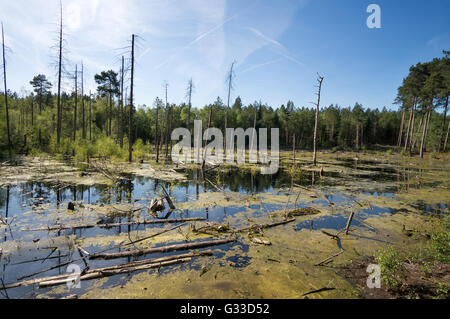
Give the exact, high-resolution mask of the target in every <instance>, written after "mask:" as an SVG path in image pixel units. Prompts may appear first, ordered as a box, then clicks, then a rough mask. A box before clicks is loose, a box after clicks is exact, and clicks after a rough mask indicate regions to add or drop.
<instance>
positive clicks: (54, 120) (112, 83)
mask: <svg viewBox="0 0 450 319" xmlns="http://www.w3.org/2000/svg"><path fill="white" fill-rule="evenodd" d="M3 35H4V31H3V25H2V44H3V46H2V49H3V52H2V53H3V55H2V58H3V80H4V81H3V82H4V86H3V87H4V90H3V91H2V92H0V114H1V116H0V132H1V133H0V156H3V157H6V156H7V154H8V155H9V157H12V156H13V154H40V153H42V152H45V153H50V154H63V155H69V156H76V157H77V158H79V159H83V160H86V159H88V158H90V157H93V156H104V157H109V158H111V157H116V158H119V159H128V160H129V161H130V162H131V161H132V159H133V158H135V159H136V158H139V157H142V156H144V155H145V154H144V153H145V152H149V151H153V152H155V153H156V158H157V161H159V159H160V158H169V155H170V152H171V147H172V142H171V140H170V135H171V132H172V130H173V129H174V128H178V127H185V128H188V129H191V130H192V129H193V125H194V121H195V120H202V121H203V123H204V125H203V127H216V128H220V129H222V130H223V131H225V127H234V128H237V127H242V128H251V127H252V128H253V127H254V128H256V129H258V128H268V129H271V128H280V146H281V147H282V148H285V149H293V150H294V153H295V150H296V149H307V150H314V152H315V151H316V149H334V150H337V149H344V150H345V149H352V150H361V149H365V148H371V147H373V146H376V145H387V146H393V147H397V148H398V149H401V150H402V152H403V153H405V154H413V153H417V154H419V155H420V156H421V157H423V154H424V152H425V151H433V152H441V151H446V149H447V142H448V135H449V130H450V121H447V109H448V96H449V88H450V84H449V78H450V75H449V52H448V51H444V56H443V57H441V58H435V59H433V60H432V61H430V62H426V63H418V64H417V65H415V66H412V67H411V68H410V71H409V74H408V75H407V77H406V78H405V79H404V81H403V83H402V85H401V86H400V87H399V89H398V95H397V99H396V100H395V103H396V104H398V105H399V108H398V109H397V110H390V109H387V108H383V109H381V110H380V109H377V108H369V107H364V106H362V105H361V104H359V103H356V104H355V105H354V106H349V107H341V106H339V105H330V106H327V107H324V106H322V105H320V92H321V87H322V82H323V80H324V78H323V77H321V76H320V75H319V76H318V83H319V86H318V88H319V90H318V102H317V104H315V106H314V108H311V107H297V106H295V105H294V103H293V102H292V101H288V102H287V103H286V104H284V105H281V106H274V105H268V104H267V103H262V102H261V101H255V102H254V103H250V104H248V105H244V104H243V103H242V99H241V98H240V97H239V96H238V97H237V98H236V99H234V102H233V100H232V99H231V93H232V90H233V89H234V77H235V74H234V68H235V64H236V62H233V63H232V65H231V68H230V72H229V74H228V75H227V88H228V95H227V97H226V103H224V102H223V101H222V99H221V98H220V97H218V98H217V99H216V101H214V102H213V103H211V104H209V105H206V106H204V107H195V106H193V101H194V100H195V90H196V88H195V84H194V80H193V79H190V80H189V81H188V83H187V88H186V100H185V101H184V102H182V103H179V104H173V103H170V102H169V85H168V83H165V84H164V87H165V94H164V97H163V98H159V97H157V98H156V99H155V100H154V101H153V102H152V104H151V105H150V106H147V105H140V106H137V107H135V106H134V98H133V95H134V91H133V87H134V73H135V69H134V53H135V39H136V36H135V35H132V41H131V46H130V47H129V48H128V49H129V50H128V51H127V57H125V55H124V56H122V57H121V66H120V68H119V70H118V71H115V70H105V71H102V72H100V73H99V74H96V75H95V77H94V80H95V82H96V84H97V91H96V92H89V93H88V92H85V90H84V80H85V76H84V72H85V70H84V66H83V64H82V63H81V64H80V68H79V67H78V65H76V66H75V70H74V71H72V72H70V71H69V72H68V71H67V70H65V64H64V54H65V53H64V52H65V51H64V45H63V44H64V39H63V36H64V33H63V19H62V6H61V17H60V21H59V39H58V43H57V44H58V45H57V46H56V47H57V54H56V56H57V59H56V61H57V66H58V77H57V82H56V83H55V84H52V83H51V82H50V81H49V80H48V78H47V76H46V75H44V74H38V75H36V76H35V77H34V78H32V79H30V81H29V85H30V88H31V89H32V91H31V92H28V93H22V94H21V95H20V96H19V94H18V93H17V92H12V91H10V90H8V89H7V85H6V84H7V78H6V75H7V73H6V62H5V43H4V36H3ZM67 74H68V76H69V78H70V80H71V81H73V85H72V90H70V92H66V91H64V90H63V89H62V85H61V82H62V77H64V76H66V77H67ZM126 85H127V86H128V87H127V88H126V87H125V86H126ZM52 89H55V91H56V93H53V92H52ZM5 92H6V94H5ZM447 125H448V126H447Z"/></svg>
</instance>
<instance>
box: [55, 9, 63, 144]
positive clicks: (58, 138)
mask: <svg viewBox="0 0 450 319" xmlns="http://www.w3.org/2000/svg"><path fill="white" fill-rule="evenodd" d="M60 11H61V12H60V14H61V17H60V24H59V59H58V99H57V120H56V122H57V124H56V126H57V128H56V143H57V146H58V147H59V144H60V142H61V117H62V106H61V77H62V49H63V18H62V2H60Z"/></svg>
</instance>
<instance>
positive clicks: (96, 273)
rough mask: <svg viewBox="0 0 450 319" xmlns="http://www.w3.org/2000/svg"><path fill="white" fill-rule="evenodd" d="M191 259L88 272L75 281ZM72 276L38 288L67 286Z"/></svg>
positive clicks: (184, 259) (44, 282)
mask: <svg viewBox="0 0 450 319" xmlns="http://www.w3.org/2000/svg"><path fill="white" fill-rule="evenodd" d="M191 260H192V258H181V259H176V260H172V261H166V262H160V263H154V264H146V265H141V266H136V267H128V268H120V269H114V270H105V271H89V272H88V273H86V274H84V275H81V276H80V277H79V278H76V279H77V280H80V281H82V280H92V279H97V278H103V277H110V276H114V275H120V274H128V273H130V272H135V271H139V270H147V269H152V268H161V267H163V266H171V265H175V264H181V263H184V262H187V261H191ZM73 277H74V275H73V274H72V275H71V277H69V278H63V279H55V280H51V281H43V282H40V283H39V288H45V287H53V286H59V285H63V284H67V283H68V282H72V281H73Z"/></svg>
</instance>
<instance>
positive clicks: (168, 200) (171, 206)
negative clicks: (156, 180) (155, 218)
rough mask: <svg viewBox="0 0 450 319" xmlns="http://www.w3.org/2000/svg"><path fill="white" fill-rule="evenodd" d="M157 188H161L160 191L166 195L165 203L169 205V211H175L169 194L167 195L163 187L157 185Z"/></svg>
mask: <svg viewBox="0 0 450 319" xmlns="http://www.w3.org/2000/svg"><path fill="white" fill-rule="evenodd" d="M159 186H161V188H162V190H163V191H164V194H165V195H166V201H167V204H169V207H170V209H171V210H176V209H177V208H176V207H175V205H174V203H173V201H172V199H171V198H170V196H169V193H167V191H166V189H165V188H164V186H163V185H161V184H159Z"/></svg>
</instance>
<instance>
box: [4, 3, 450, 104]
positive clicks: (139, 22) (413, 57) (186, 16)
mask: <svg viewBox="0 0 450 319" xmlns="http://www.w3.org/2000/svg"><path fill="white" fill-rule="evenodd" d="M371 3H375V4H378V5H379V6H380V7H381V23H382V28H381V29H369V28H367V26H366V20H367V17H368V16H369V13H367V12H366V8H367V6H368V5H369V4H371ZM58 4H59V1H58V0H41V1H37V0H20V1H11V0H0V20H2V21H3V23H4V26H5V31H6V42H7V45H8V47H9V48H11V50H12V52H10V53H9V54H8V62H7V65H8V81H9V83H8V84H9V88H10V89H12V90H15V91H17V92H18V93H19V94H24V93H26V92H27V91H31V87H30V85H29V84H28V83H29V81H30V80H31V79H32V77H33V76H34V75H36V74H39V73H44V74H46V75H47V76H48V77H49V78H50V80H51V81H52V82H55V80H56V77H55V68H54V67H53V66H52V60H53V59H52V56H54V54H55V52H54V51H52V49H51V46H52V45H54V44H55V39H56V37H57V36H56V34H55V31H56V23H57V19H58V18H57V17H58ZM63 6H64V19H65V26H66V29H65V31H66V33H67V37H66V40H67V49H68V54H67V59H68V64H67V69H68V70H74V69H75V63H78V64H80V63H81V60H83V63H84V65H85V76H86V84H85V87H86V89H85V90H86V91H88V90H89V89H90V90H93V91H95V88H96V86H95V83H94V80H93V77H94V75H95V74H96V73H99V72H100V71H102V70H107V69H114V70H119V68H120V65H119V57H120V53H121V50H120V48H121V47H124V46H126V45H128V44H129V40H130V38H131V34H132V33H135V34H137V35H139V36H140V38H141V40H139V48H138V50H137V66H136V85H135V94H136V101H137V103H138V104H146V105H148V106H151V105H152V104H153V101H154V100H155V98H156V96H159V97H163V94H164V93H163V92H164V89H163V82H164V81H167V82H168V83H169V101H170V102H172V103H181V102H183V101H185V100H186V99H185V91H186V87H187V82H188V80H189V79H190V78H191V77H192V78H193V80H194V83H195V86H196V90H195V93H194V96H193V104H194V106H204V105H205V104H208V103H212V102H213V101H214V100H215V99H216V98H217V97H218V96H220V97H221V98H222V100H224V101H226V96H227V88H226V84H225V79H226V74H227V72H228V69H229V67H230V65H231V63H232V62H233V61H234V60H235V61H236V62H237V65H236V70H235V71H236V78H235V89H234V90H233V92H232V99H233V100H234V98H235V97H236V96H238V95H240V96H241V98H242V100H243V102H244V103H245V104H248V103H252V102H253V101H255V100H258V101H259V100H261V101H262V102H263V103H268V104H269V105H271V106H274V107H279V106H280V105H281V104H285V103H286V102H287V101H288V100H292V101H293V102H294V103H295V105H296V106H308V107H309V106H311V104H310V102H311V101H313V100H314V99H315V95H314V93H315V92H314V90H315V88H314V85H315V80H316V72H319V73H320V74H321V75H323V76H324V77H325V81H324V88H323V95H322V106H328V105H330V104H332V103H333V104H339V105H341V106H349V105H354V104H355V102H359V103H361V104H363V106H364V107H370V108H376V107H380V108H382V107H384V106H386V107H388V108H390V107H395V106H393V101H394V98H395V95H396V91H397V88H398V86H399V85H400V84H401V82H402V79H403V78H404V77H405V76H406V75H407V73H408V69H409V67H410V66H411V65H412V64H415V63H417V62H419V61H426V60H430V59H432V58H434V57H440V56H441V55H442V54H441V52H442V50H443V49H446V50H449V49H450V19H448V12H450V1H445V0H444V1H438V0H428V1H425V0H371V1H365V0H282V1H274V0H228V1H225V0H128V1H123V0H63ZM71 86H72V82H71V81H70V80H69V79H66V81H65V90H67V91H70V90H71V89H72V87H71Z"/></svg>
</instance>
